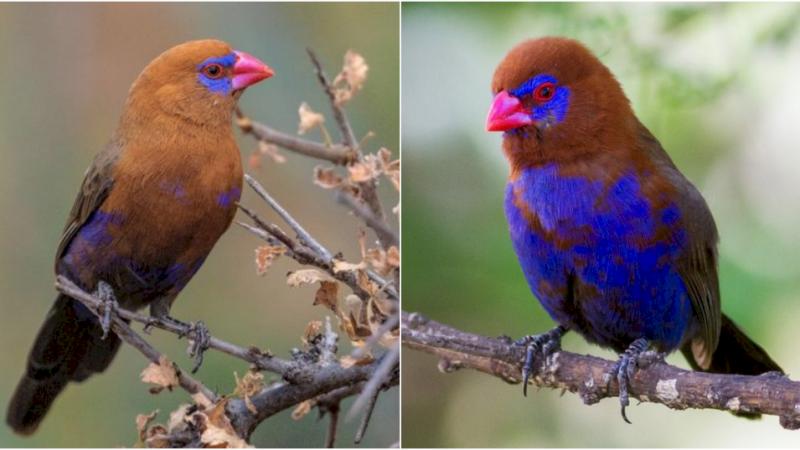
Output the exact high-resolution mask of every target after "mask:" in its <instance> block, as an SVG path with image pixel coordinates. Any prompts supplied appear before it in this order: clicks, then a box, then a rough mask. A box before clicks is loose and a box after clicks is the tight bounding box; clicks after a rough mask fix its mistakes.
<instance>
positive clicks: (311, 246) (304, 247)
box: [240, 175, 400, 300]
mask: <svg viewBox="0 0 800 450" xmlns="http://www.w3.org/2000/svg"><path fill="white" fill-rule="evenodd" d="M245 179H246V180H247V183H248V184H250V186H252V187H253V189H254V190H255V191H256V192H257V193H258V194H259V196H260V197H261V198H262V199H264V201H266V202H267V204H268V205H269V206H270V207H271V208H273V209H274V210H275V211H276V212H277V213H278V215H280V216H281V218H282V219H283V220H284V221H286V223H288V224H289V226H291V227H292V229H294V231H295V232H296V233H297V234H298V236H299V237H300V241H301V244H298V243H295V242H294V241H292V240H291V238H288V237H287V236H286V234H285V233H283V231H280V229H279V228H277V227H275V226H274V225H271V224H267V223H265V222H264V221H263V220H261V219H260V218H259V217H258V215H256V214H255V213H254V212H253V211H252V210H250V209H249V208H245V207H242V206H240V208H241V209H242V211H244V212H245V213H246V214H247V215H248V216H250V217H251V218H252V219H253V221H254V222H255V223H256V225H257V227H256V228H255V229H254V228H253V227H250V226H245V229H247V230H248V231H251V232H252V233H254V234H256V235H257V236H259V237H261V238H262V239H265V240H267V241H269V239H268V238H267V236H266V235H265V234H264V233H262V232H259V231H256V230H258V229H261V230H262V231H263V232H265V233H267V234H268V235H271V236H273V237H275V238H276V239H278V240H279V241H281V242H282V243H283V244H285V245H286V246H287V247H288V248H289V250H291V253H289V254H288V255H289V256H290V257H292V258H294V259H295V260H297V261H298V262H299V263H301V264H310V265H313V266H316V267H318V268H320V269H323V270H325V271H326V272H327V273H328V274H329V275H331V276H332V277H334V278H335V279H337V280H339V281H341V282H342V283H344V284H346V285H347V286H349V287H350V289H352V290H353V292H354V293H355V294H356V295H358V296H359V297H361V298H362V299H368V298H369V297H370V296H371V294H370V293H369V292H366V291H365V290H364V288H363V287H362V286H361V285H360V284H359V280H358V277H357V275H356V274H355V273H353V272H350V271H339V272H337V271H335V270H334V265H333V256H331V253H330V251H328V250H327V249H326V248H325V247H324V246H323V245H322V244H320V243H319V242H318V241H317V240H316V239H314V238H313V237H312V236H311V235H310V234H309V233H308V232H307V231H306V230H305V229H304V228H303V227H302V226H300V224H299V223H298V222H297V220H295V219H294V218H293V217H292V216H291V214H289V212H287V211H286V210H285V209H284V208H283V207H282V206H281V205H280V204H279V203H278V202H277V201H275V199H273V198H272V197H271V196H270V195H269V194H268V193H267V191H266V189H264V187H262V186H261V185H260V184H259V183H258V182H257V181H256V180H255V179H253V178H252V177H250V176H249V175H245ZM366 274H367V276H368V277H369V279H370V280H372V281H373V282H374V283H376V284H377V285H378V287H379V288H380V289H382V290H384V291H385V292H386V294H387V295H388V296H389V297H390V298H392V299H394V300H399V298H400V297H399V295H398V293H397V289H396V287H395V286H393V285H392V283H391V282H389V281H387V280H385V279H384V278H383V277H381V276H380V275H378V274H377V273H375V272H374V271H371V270H367V271H366Z"/></svg>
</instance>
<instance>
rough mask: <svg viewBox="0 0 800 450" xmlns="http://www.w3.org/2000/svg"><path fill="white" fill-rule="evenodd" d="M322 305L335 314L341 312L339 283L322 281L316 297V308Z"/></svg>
mask: <svg viewBox="0 0 800 450" xmlns="http://www.w3.org/2000/svg"><path fill="white" fill-rule="evenodd" d="M316 305H322V306H324V307H326V308H328V309H330V310H331V311H333V312H334V313H335V312H337V311H338V310H339V283H337V282H335V281H321V282H320V286H319V289H317V294H316V295H315V296H314V306H316Z"/></svg>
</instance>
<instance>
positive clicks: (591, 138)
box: [486, 37, 782, 421]
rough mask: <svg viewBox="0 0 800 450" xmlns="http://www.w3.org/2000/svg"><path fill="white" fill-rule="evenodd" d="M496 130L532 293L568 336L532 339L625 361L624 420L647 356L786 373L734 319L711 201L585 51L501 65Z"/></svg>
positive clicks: (531, 350) (618, 369)
mask: <svg viewBox="0 0 800 450" xmlns="http://www.w3.org/2000/svg"><path fill="white" fill-rule="evenodd" d="M492 94H493V95H494V100H493V102H492V105H491V108H490V111H489V115H488V118H487V120H486V129H487V130H488V131H502V132H503V150H504V152H505V155H506V157H507V158H508V160H509V163H510V166H511V174H510V177H509V180H508V184H507V188H506V196H505V211H506V216H507V219H508V226H509V230H510V232H511V240H512V243H513V246H514V249H515V251H516V253H517V257H518V259H519V263H520V265H521V266H522V270H523V272H524V274H525V277H526V279H527V281H528V284H529V286H530V289H531V291H532V292H533V294H534V295H535V296H536V298H537V299H538V300H539V302H540V303H541V304H542V306H543V307H544V309H545V310H546V311H547V313H548V314H549V315H550V317H551V318H552V319H553V320H554V321H555V322H556V323H557V324H558V326H557V327H555V328H554V329H553V330H551V331H549V332H547V333H544V334H541V335H538V336H529V337H527V338H524V339H522V340H521V341H519V344H520V345H526V346H527V349H528V353H527V359H526V362H525V365H524V373H523V375H524V379H525V386H526V387H527V381H528V378H529V377H530V375H531V372H532V363H533V359H534V356H535V354H537V353H548V352H552V351H554V350H555V349H557V348H558V347H559V345H560V344H559V343H560V340H561V336H562V335H563V334H564V333H566V332H567V331H575V332H577V333H579V334H580V335H582V336H583V337H584V338H585V339H586V340H587V341H589V342H591V343H593V344H597V345H600V346H602V347H605V348H608V349H611V350H613V351H615V352H617V353H620V354H621V355H620V358H619V360H618V361H617V363H616V365H615V366H614V368H613V370H612V371H611V373H610V374H609V378H610V379H613V378H616V379H617V380H618V382H619V388H620V402H621V404H622V415H623V418H625V420H626V421H627V418H626V417H625V406H627V405H628V396H629V393H628V386H629V385H630V383H631V381H632V378H633V375H634V372H635V367H636V362H637V358H638V356H639V355H640V354H641V353H642V352H643V351H645V350H646V349H648V348H653V349H655V350H657V351H658V352H662V353H670V352H673V351H675V350H678V349H680V350H681V352H682V353H683V354H684V355H685V356H686V358H687V359H688V361H689V363H690V364H691V365H692V366H693V367H694V368H695V369H696V370H705V371H710V372H716V373H735V374H746V375H757V374H761V373H765V372H771V371H776V372H782V370H781V368H780V367H779V366H778V365H777V364H776V363H775V362H774V361H773V360H772V359H771V358H770V357H769V355H768V354H767V353H766V352H765V351H764V350H763V349H762V348H761V347H760V346H758V345H757V344H756V343H755V342H753V341H752V340H751V339H750V338H749V337H748V336H747V335H745V333H744V332H742V330H741V329H740V328H739V327H738V326H737V325H736V324H735V323H734V322H733V321H732V320H731V319H730V318H728V317H727V316H726V315H724V314H723V313H722V309H721V307H720V289H719V280H718V274H717V266H718V257H717V242H718V237H717V227H716V225H715V223H714V218H713V217H712V215H711V211H710V209H709V207H708V205H707V204H706V202H705V200H704V199H703V197H702V195H701V194H700V192H699V191H698V190H697V188H695V186H694V185H692V183H691V182H689V181H688V180H687V179H686V178H685V177H684V176H683V174H682V173H681V172H680V171H679V170H678V168H677V167H676V166H675V164H674V163H673V162H672V159H670V157H669V155H668V154H667V153H666V152H665V151H664V149H663V148H662V147H661V144H660V143H659V142H658V140H657V139H656V138H655V137H654V136H653V135H652V134H651V133H650V131H648V130H647V128H646V127H645V126H644V125H642V123H641V122H640V121H639V120H638V119H637V118H636V115H635V114H634V112H633V109H632V108H631V104H630V101H629V100H628V98H627V97H626V96H625V93H624V92H623V90H622V87H621V86H620V83H619V82H618V81H617V79H616V78H615V77H614V75H613V74H612V73H611V71H610V70H609V69H608V68H607V67H606V66H605V65H603V63H602V62H600V60H599V59H598V58H597V57H596V56H595V55H594V54H592V52H591V51H589V50H588V49H587V48H586V47H585V46H584V45H583V44H581V43H579V42H578V41H575V40H571V39H566V38H561V37H544V38H539V39H533V40H528V41H525V42H523V43H521V44H519V45H517V46H516V47H514V48H513V49H512V50H511V51H510V52H509V53H508V55H507V56H506V57H505V59H504V60H503V61H502V62H501V63H500V65H499V66H498V67H497V69H496V71H495V73H494V78H493V80H492Z"/></svg>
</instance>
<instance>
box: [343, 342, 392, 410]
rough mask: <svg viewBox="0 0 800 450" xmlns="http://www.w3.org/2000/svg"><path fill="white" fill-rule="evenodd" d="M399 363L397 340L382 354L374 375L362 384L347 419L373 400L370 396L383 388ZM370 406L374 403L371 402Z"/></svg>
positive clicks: (374, 395)
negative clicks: (364, 384) (362, 386)
mask: <svg viewBox="0 0 800 450" xmlns="http://www.w3.org/2000/svg"><path fill="white" fill-rule="evenodd" d="M399 364H400V343H399V342H398V343H396V344H395V345H394V347H392V348H390V349H389V351H388V352H387V353H386V354H385V355H384V356H383V358H382V361H381V364H380V366H379V367H378V370H376V371H375V375H373V376H372V378H370V379H369V381H368V382H367V384H366V386H364V389H363V390H362V391H361V395H359V396H358V398H357V399H356V401H355V402H353V406H352V407H351V408H350V411H349V412H348V413H347V420H351V419H352V418H353V417H354V416H355V415H356V414H358V413H359V411H361V409H362V408H364V406H365V405H367V402H373V400H372V398H373V397H377V395H378V392H379V391H380V390H381V388H383V386H384V384H385V383H386V381H387V380H388V379H389V376H390V375H391V373H392V372H393V371H395V370H398V365H399ZM372 406H375V405H374V404H373V405H372ZM371 413H372V412H371V411H368V412H367V414H371Z"/></svg>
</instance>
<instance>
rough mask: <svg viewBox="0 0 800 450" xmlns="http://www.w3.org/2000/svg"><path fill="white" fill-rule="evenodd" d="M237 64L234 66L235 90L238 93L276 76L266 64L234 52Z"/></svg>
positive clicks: (245, 54)
mask: <svg viewBox="0 0 800 450" xmlns="http://www.w3.org/2000/svg"><path fill="white" fill-rule="evenodd" d="M233 53H235V54H236V62H235V63H234V64H233V90H234V91H238V90H240V89H244V88H246V87H247V86H250V85H253V84H256V83H258V82H259V81H262V80H266V79H267V78H269V77H271V76H273V75H275V72H273V71H272V69H270V68H269V67H268V66H267V65H266V64H264V63H263V62H261V61H259V60H258V59H256V58H255V57H252V56H250V55H248V54H247V53H244V52H237V51H234V52H233Z"/></svg>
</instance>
